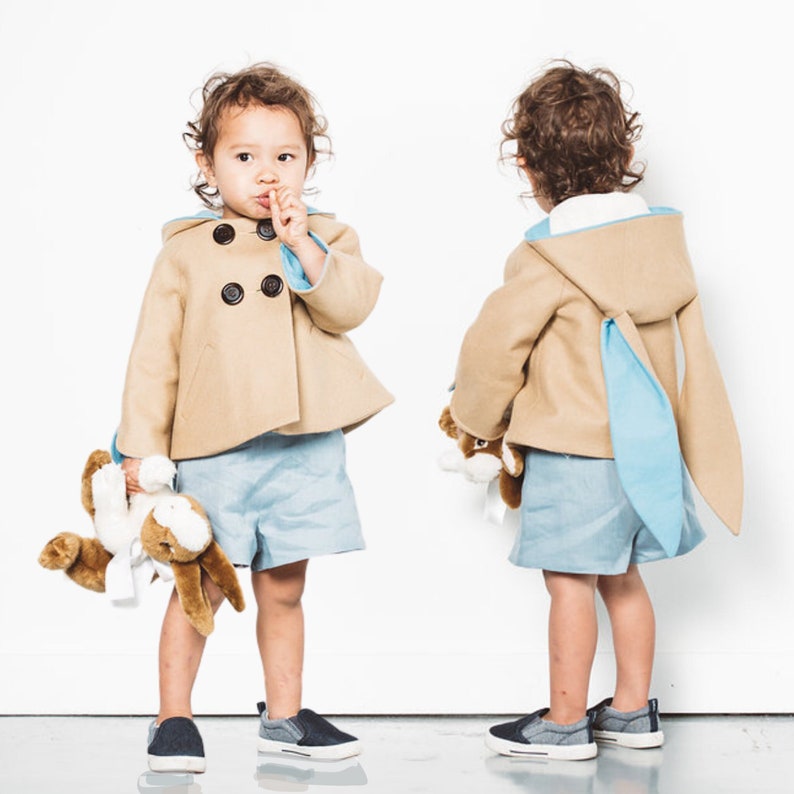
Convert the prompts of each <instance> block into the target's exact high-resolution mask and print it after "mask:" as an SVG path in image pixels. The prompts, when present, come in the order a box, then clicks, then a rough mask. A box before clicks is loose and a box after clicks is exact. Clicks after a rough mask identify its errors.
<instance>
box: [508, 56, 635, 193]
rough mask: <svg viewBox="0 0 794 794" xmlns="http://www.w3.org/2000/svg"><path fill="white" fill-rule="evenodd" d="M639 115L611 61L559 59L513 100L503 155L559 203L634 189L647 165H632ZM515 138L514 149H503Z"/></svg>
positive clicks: (536, 191)
mask: <svg viewBox="0 0 794 794" xmlns="http://www.w3.org/2000/svg"><path fill="white" fill-rule="evenodd" d="M638 118H639V113H636V112H632V111H631V110H630V109H629V108H628V107H627V105H626V104H625V102H624V101H623V98H622V97H621V84H620V80H619V79H618V77H617V76H616V75H615V74H614V73H613V72H611V71H610V70H609V69H603V68H596V69H591V70H589V71H586V70H584V69H582V68H580V67H578V66H575V65H574V64H572V63H571V62H570V61H566V60H562V61H555V62H554V65H552V66H551V67H550V68H548V69H547V70H546V71H545V72H544V73H543V74H541V75H540V77H538V78H536V79H535V80H533V81H532V82H531V83H530V84H529V85H528V86H527V87H526V88H525V89H524V91H523V92H522V93H521V94H520V95H519V96H518V97H517V98H516V100H515V102H514V103H513V106H512V112H511V116H510V118H508V119H507V120H506V121H505V122H504V123H503V124H502V134H503V136H504V139H503V141H502V155H503V157H504V158H512V159H513V160H514V161H515V162H516V164H517V165H518V166H519V167H520V168H521V169H525V170H526V171H527V172H528V173H529V175H530V176H531V178H532V182H533V185H534V187H535V195H536V197H539V198H543V199H546V200H547V201H549V202H550V203H551V204H552V205H553V206H556V205H557V204H559V203H560V202H561V201H564V200H565V199H567V198H571V197H572V196H579V195H581V194H583V193H610V192H612V191H616V190H617V191H623V192H628V191H629V190H631V189H632V188H633V187H634V186H635V185H637V184H638V183H639V182H640V181H642V178H643V172H644V170H645V166H644V164H641V163H640V164H635V165H634V166H633V167H632V158H633V156H634V143H635V142H636V141H637V140H638V139H639V136H640V132H641V131H642V125H641V124H640V123H639V121H638ZM513 141H515V153H514V154H511V155H505V154H504V147H505V146H506V145H507V144H510V143H511V142H513Z"/></svg>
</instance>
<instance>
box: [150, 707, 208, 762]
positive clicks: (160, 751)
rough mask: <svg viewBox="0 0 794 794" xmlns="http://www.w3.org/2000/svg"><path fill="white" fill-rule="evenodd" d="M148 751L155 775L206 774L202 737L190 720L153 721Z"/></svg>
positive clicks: (178, 718)
mask: <svg viewBox="0 0 794 794" xmlns="http://www.w3.org/2000/svg"><path fill="white" fill-rule="evenodd" d="M147 752H148V757H149V769H151V770H152V772H203V771H204V770H205V769H206V767H207V763H206V759H205V758H204V742H202V740H201V734H200V733H199V732H198V728H197V727H196V725H195V723H194V722H193V720H191V719H188V718H187V717H169V718H168V719H167V720H163V721H162V723H161V724H160V725H156V724H155V723H154V722H152V724H151V725H150V726H149V747H148V749H147Z"/></svg>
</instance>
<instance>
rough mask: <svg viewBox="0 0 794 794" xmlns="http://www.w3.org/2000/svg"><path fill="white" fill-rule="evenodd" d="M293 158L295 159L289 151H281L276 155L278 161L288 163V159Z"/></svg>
mask: <svg viewBox="0 0 794 794" xmlns="http://www.w3.org/2000/svg"><path fill="white" fill-rule="evenodd" d="M294 159H295V155H294V154H290V153H289V152H283V153H282V154H280V155H279V156H278V161H279V162H280V163H288V162H289V161H290V160H294Z"/></svg>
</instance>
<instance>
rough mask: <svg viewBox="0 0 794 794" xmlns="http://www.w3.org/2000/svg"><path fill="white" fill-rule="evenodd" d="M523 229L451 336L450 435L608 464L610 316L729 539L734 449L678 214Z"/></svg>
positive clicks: (736, 510) (735, 513) (735, 491)
mask: <svg viewBox="0 0 794 794" xmlns="http://www.w3.org/2000/svg"><path fill="white" fill-rule="evenodd" d="M532 231H533V230H530V232H528V233H527V238H526V239H525V241H523V242H522V243H521V244H520V245H519V246H518V247H517V248H516V249H515V250H514V251H513V253H512V254H511V255H510V257H509V258H508V261H507V265H506V268H505V283H504V285H503V286H502V287H501V288H499V289H497V290H496V291H495V292H493V293H492V294H491V295H490V296H489V297H488V298H487V300H486V301H485V303H484V305H483V307H482V309H481V312H480V314H479V316H478V317H477V319H476V320H475V322H474V324H473V325H472V326H471V327H470V328H469V330H468V331H467V333H466V336H465V338H464V341H463V345H462V348H461V353H460V357H459V360H458V366H457V372H456V378H455V390H454V392H453V394H452V399H451V403H450V408H451V411H452V415H453V418H454V420H455V422H456V424H457V425H458V426H459V427H460V428H462V429H463V430H465V431H466V432H467V433H470V434H471V435H473V436H475V437H477V438H482V439H486V440H492V439H495V438H498V437H500V436H501V435H503V434H505V440H506V441H507V442H509V443H511V444H513V445H516V446H521V447H535V448H539V449H544V450H549V451H553V452H561V453H568V454H574V455H583V456H588V457H596V458H612V457H613V448H612V442H611V436H610V417H609V411H608V403H607V391H606V386H605V381H604V371H603V368H602V358H601V347H600V338H601V328H602V324H603V323H604V321H605V319H609V318H612V319H614V320H615V322H616V324H617V326H618V327H619V328H620V330H621V332H622V333H623V336H624V337H625V339H626V341H627V342H628V344H629V345H630V347H631V348H632V350H633V352H634V354H635V355H636V356H637V359H638V360H639V361H641V362H642V363H643V364H644V366H645V368H646V369H647V370H648V372H649V373H651V375H652V377H653V378H655V380H656V381H657V382H658V384H659V386H661V388H662V389H663V390H664V393H665V394H666V395H667V398H668V399H669V402H670V406H671V408H672V411H673V416H674V418H675V422H676V424H677V427H678V437H679V443H680V448H681V452H682V454H683V456H684V460H685V462H686V464H687V468H688V469H689V472H690V474H691V476H692V479H693V480H694V482H695V484H696V485H697V487H698V489H699V490H700V492H701V494H702V495H703V497H704V498H705V499H706V501H707V502H708V503H709V505H710V506H711V507H712V509H713V510H714V511H715V513H716V514H717V515H718V516H719V517H720V519H721V520H722V521H723V522H724V523H725V524H726V525H727V526H728V528H729V529H730V530H731V531H732V532H734V533H737V532H738V531H739V526H740V523H741V512H742V482H743V479H742V463H741V450H740V445H739V439H738V435H737V432H736V427H735V425H734V421H733V415H732V412H731V408H730V405H729V403H728V398H727V394H726V392H725V387H724V385H723V381H722V376H721V374H720V371H719V367H718V365H717V362H716V358H715V356H714V353H713V351H712V349H711V346H710V344H709V341H708V338H707V336H706V333H705V329H704V323H703V316H702V313H701V308H700V300H699V298H698V293H697V286H696V284H695V279H694V275H693V272H692V266H691V263H690V260H689V256H688V253H687V249H686V243H685V239H684V232H683V220H682V216H681V215H680V214H679V213H677V212H674V211H670V210H659V211H656V212H655V214H651V215H644V216H638V217H635V218H631V219H628V220H624V221H618V222H614V223H609V224H606V225H603V226H597V227H593V228H589V229H585V230H582V231H577V232H572V233H568V234H561V235H557V236H546V235H533V234H532ZM676 322H677V325H678V330H679V333H680V337H681V342H682V346H683V350H684V355H685V365H686V366H685V373H684V380H683V386H682V388H681V390H680V392H679V386H678V375H677V372H676V333H675V325H676ZM649 454H653V451H652V450H649Z"/></svg>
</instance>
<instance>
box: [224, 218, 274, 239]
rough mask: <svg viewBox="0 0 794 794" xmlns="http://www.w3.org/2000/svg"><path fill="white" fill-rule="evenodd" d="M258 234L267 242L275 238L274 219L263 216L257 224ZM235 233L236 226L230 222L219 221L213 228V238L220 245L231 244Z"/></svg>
mask: <svg viewBox="0 0 794 794" xmlns="http://www.w3.org/2000/svg"><path fill="white" fill-rule="evenodd" d="M256 234H257V237H259V239H260V240H265V241H266V242H270V240H275V239H276V231H275V229H274V228H273V221H272V220H271V219H270V218H263V219H262V220H261V221H259V223H257V224H256ZM234 235H235V232H234V226H232V225H231V224H230V223H219V224H218V225H217V226H216V227H215V228H214V229H213V230H212V239H213V240H215V242H216V243H218V245H229V243H230V242H231V241H232V240H234Z"/></svg>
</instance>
